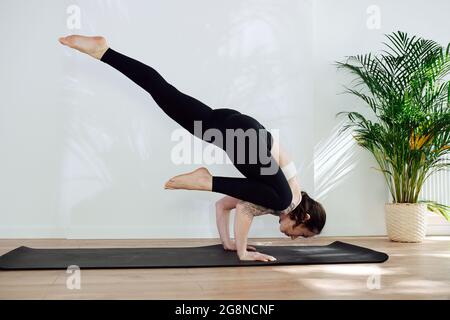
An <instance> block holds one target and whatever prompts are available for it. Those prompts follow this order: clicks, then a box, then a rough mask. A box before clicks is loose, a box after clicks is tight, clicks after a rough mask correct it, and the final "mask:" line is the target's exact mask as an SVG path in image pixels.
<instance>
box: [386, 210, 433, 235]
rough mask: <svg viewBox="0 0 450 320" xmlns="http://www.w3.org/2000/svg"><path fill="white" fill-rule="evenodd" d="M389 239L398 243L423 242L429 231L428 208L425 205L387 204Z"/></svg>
mask: <svg viewBox="0 0 450 320" xmlns="http://www.w3.org/2000/svg"><path fill="white" fill-rule="evenodd" d="M384 208H385V214H386V228H387V233H388V237H389V239H390V240H392V241H398V242H422V240H423V239H424V238H425V234H426V229H427V220H426V214H427V206H426V204H423V203H386V204H385V206H384Z"/></svg>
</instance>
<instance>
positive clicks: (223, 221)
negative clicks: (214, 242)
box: [216, 196, 239, 249]
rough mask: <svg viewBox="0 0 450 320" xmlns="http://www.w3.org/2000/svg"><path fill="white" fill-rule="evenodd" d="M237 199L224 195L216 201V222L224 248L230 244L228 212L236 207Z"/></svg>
mask: <svg viewBox="0 0 450 320" xmlns="http://www.w3.org/2000/svg"><path fill="white" fill-rule="evenodd" d="M238 202H239V199H236V198H233V197H230V196H226V197H223V198H222V199H220V200H219V201H217V202H216V224H217V230H218V231H219V236H220V240H221V241H222V245H223V247H224V249H226V248H228V247H230V246H231V243H232V241H231V239H230V230H229V225H230V212H231V210H232V209H234V208H236V205H237V203H238Z"/></svg>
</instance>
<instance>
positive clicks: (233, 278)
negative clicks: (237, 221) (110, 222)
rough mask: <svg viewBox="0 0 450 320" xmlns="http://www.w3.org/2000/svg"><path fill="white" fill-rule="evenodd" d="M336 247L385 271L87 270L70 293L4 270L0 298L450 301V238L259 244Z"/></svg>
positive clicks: (4, 248) (59, 279) (52, 276)
mask: <svg viewBox="0 0 450 320" xmlns="http://www.w3.org/2000/svg"><path fill="white" fill-rule="evenodd" d="M335 240H340V241H345V242H348V243H352V244H356V245H361V246H366V247H369V248H371V249H375V250H378V251H384V252H386V253H388V254H389V256H390V258H389V260H388V261H387V262H385V263H382V264H349V265H342V264H341V265H310V266H304V265H303V266H301V265H300V266H270V267H236V268H230V267H227V268H181V269H115V270H82V271H81V289H79V290H76V289H75V290H69V289H67V287H66V281H67V277H68V276H69V274H67V273H66V272H65V270H54V271H50V270H45V271H1V272H0V299H450V237H428V238H427V239H426V240H425V241H424V242H423V243H421V244H405V243H394V242H390V241H389V240H387V239H385V238H380V237H369V238H359V237H352V238H326V237H322V238H317V239H311V240H295V241H292V240H289V239H251V240H250V243H253V244H260V245H266V244H270V245H324V244H329V243H331V242H333V241H335ZM214 243H217V239H214V240H203V239H202V240H173V239H172V240H63V239H61V240H59V239H56V240H55V239H52V240H41V239H39V240H0V254H4V253H6V252H8V251H9V250H11V249H14V248H16V247H18V246H21V245H26V246H29V247H34V248H63V247H67V248H89V247H169V246H198V245H208V244H214Z"/></svg>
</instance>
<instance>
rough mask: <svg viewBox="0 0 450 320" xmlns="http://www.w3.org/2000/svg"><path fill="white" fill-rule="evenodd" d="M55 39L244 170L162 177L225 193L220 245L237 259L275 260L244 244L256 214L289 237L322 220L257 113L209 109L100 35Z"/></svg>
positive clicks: (178, 185) (314, 228) (170, 184)
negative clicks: (274, 219)
mask: <svg viewBox="0 0 450 320" xmlns="http://www.w3.org/2000/svg"><path fill="white" fill-rule="evenodd" d="M59 41H60V43H61V44H63V45H66V46H69V47H71V48H74V49H76V50H78V51H80V52H83V53H86V54H88V55H90V56H91V57H93V58H95V59H98V60H100V61H102V62H104V63H106V64H109V65H110V66H111V67H113V68H115V69H117V70H118V71H120V72H121V73H123V74H124V75H125V76H127V77H128V78H129V79H131V80H132V81H133V82H135V83H136V84H137V85H139V86H140V87H142V88H143V89H144V90H146V91H147V92H148V93H149V94H150V95H151V96H152V97H153V99H154V100H155V102H156V103H157V104H158V106H159V107H160V108H161V109H162V110H163V111H164V112H165V113H166V114H167V115H168V116H169V117H170V118H172V119H173V120H174V121H176V122H177V123H178V124H180V125H181V126H182V127H183V128H185V129H186V130H188V131H189V132H190V133H191V134H193V135H195V136H197V137H198V138H201V139H203V140H205V141H207V142H210V143H213V144H215V145H216V146H218V147H220V148H222V149H224V151H225V152H226V153H227V155H228V156H229V158H230V160H231V161H232V163H233V164H234V166H235V167H236V168H237V169H238V170H239V171H240V172H241V173H242V174H243V175H244V176H245V178H232V177H219V176H212V175H211V174H210V173H209V171H208V170H207V169H206V168H203V167H202V168H199V169H197V170H194V171H193V172H190V173H187V174H182V175H178V176H175V177H173V178H171V179H170V180H169V181H167V182H166V184H165V188H166V189H185V190H202V191H213V192H219V193H222V194H225V195H227V196H226V197H224V198H222V199H221V200H219V201H218V202H217V203H216V217H217V227H218V229H219V234H220V238H221V240H222V244H223V246H224V249H226V250H233V251H237V254H238V256H239V259H241V260H259V261H274V260H276V259H275V258H274V257H272V256H269V255H266V254H262V253H259V252H256V251H255V248H254V247H251V246H247V235H248V231H249V229H250V225H251V223H252V219H253V217H254V216H256V215H261V214H274V215H277V216H279V217H280V219H279V222H280V231H281V232H283V233H285V234H286V235H287V236H290V237H291V238H292V239H295V238H297V237H299V236H303V237H311V236H313V235H315V234H318V233H320V232H321V230H322V228H323V226H324V224H325V211H324V209H323V207H322V206H321V205H320V203H318V202H316V201H314V200H313V199H311V198H310V197H309V196H308V195H307V193H306V192H303V191H301V190H300V186H299V184H298V182H297V179H296V171H295V166H294V164H293V163H292V162H291V161H290V159H289V157H288V156H287V154H286V153H285V152H284V151H283V150H282V149H281V148H280V146H279V145H278V143H277V142H276V141H275V140H274V139H273V137H272V135H271V134H270V132H268V131H267V130H266V129H265V128H264V127H263V126H262V125H261V124H260V123H259V122H258V121H256V120H255V119H253V118H251V117H249V116H247V115H245V114H242V113H240V112H239V111H237V110H232V109H225V108H220V109H211V108H210V107H208V106H207V105H205V104H203V103H202V102H200V101H198V100H197V99H195V98H193V97H190V96H188V95H186V94H184V93H182V92H180V91H178V90H177V89H176V88H175V87H173V86H172V85H171V84H169V83H168V82H167V81H166V80H164V78H163V77H162V76H161V75H160V74H159V73H158V72H157V71H156V70H155V69H153V68H152V67H150V66H147V65H145V64H143V63H141V62H139V61H136V60H134V59H132V58H129V57H127V56H125V55H123V54H121V53H119V52H117V51H115V50H113V49H111V48H109V47H108V44H107V42H106V40H105V38H103V37H86V36H79V35H71V36H67V37H62V38H60V39H59ZM252 138H255V139H252ZM232 209H236V217H235V225H234V232H235V242H233V241H232V240H231V239H230V237H229V232H228V227H229V213H230V211H231V210H232Z"/></svg>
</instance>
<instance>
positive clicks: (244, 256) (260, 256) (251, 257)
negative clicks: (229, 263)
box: [239, 251, 277, 261]
mask: <svg viewBox="0 0 450 320" xmlns="http://www.w3.org/2000/svg"><path fill="white" fill-rule="evenodd" d="M239 259H240V260H242V261H276V260H277V259H276V258H275V257H272V256H269V255H268V254H264V253H260V252H256V251H253V252H249V251H245V252H243V253H241V254H239Z"/></svg>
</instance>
